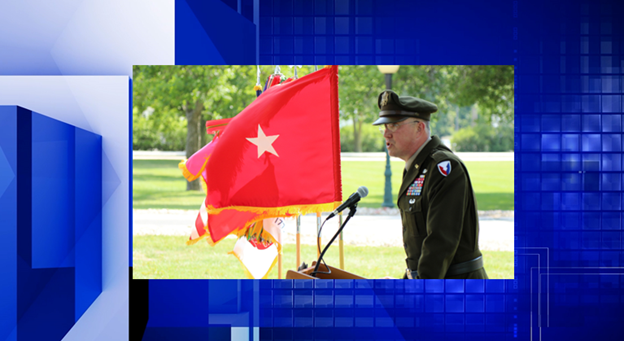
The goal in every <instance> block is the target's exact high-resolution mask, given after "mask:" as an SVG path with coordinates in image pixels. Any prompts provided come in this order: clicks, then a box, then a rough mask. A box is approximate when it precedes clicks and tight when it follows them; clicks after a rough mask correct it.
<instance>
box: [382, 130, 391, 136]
mask: <svg viewBox="0 0 624 341" xmlns="http://www.w3.org/2000/svg"><path fill="white" fill-rule="evenodd" d="M383 136H384V137H391V136H392V132H391V131H390V130H388V129H384V133H383Z"/></svg>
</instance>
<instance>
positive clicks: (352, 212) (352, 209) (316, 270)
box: [310, 202, 357, 277]
mask: <svg viewBox="0 0 624 341" xmlns="http://www.w3.org/2000/svg"><path fill="white" fill-rule="evenodd" d="M356 211H357V202H356V203H354V204H353V205H351V206H349V215H348V216H347V219H345V221H344V223H342V225H341V226H340V228H339V229H338V232H336V234H335V235H334V237H333V238H332V239H331V240H330V241H329V243H327V246H325V248H324V249H323V252H321V255H320V256H319V259H318V260H317V261H316V266H315V267H314V271H312V273H310V275H311V276H314V277H316V274H317V273H319V272H320V271H319V266H320V265H321V260H322V259H323V256H324V255H325V252H327V249H329V246H330V245H331V244H332V243H333V242H334V240H336V238H337V237H338V236H339V235H340V232H342V230H343V229H344V227H345V225H347V222H348V221H349V219H351V217H353V216H354V215H355V212H356ZM327 270H329V267H328V268H327ZM325 273H329V272H325Z"/></svg>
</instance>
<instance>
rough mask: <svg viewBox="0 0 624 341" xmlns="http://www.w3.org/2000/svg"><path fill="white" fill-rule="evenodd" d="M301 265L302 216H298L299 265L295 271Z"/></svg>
mask: <svg viewBox="0 0 624 341" xmlns="http://www.w3.org/2000/svg"><path fill="white" fill-rule="evenodd" d="M300 265H301V214H299V215H297V265H296V266H295V269H298V268H299V266H300Z"/></svg>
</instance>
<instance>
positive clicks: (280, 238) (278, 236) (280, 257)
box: [277, 230, 284, 279]
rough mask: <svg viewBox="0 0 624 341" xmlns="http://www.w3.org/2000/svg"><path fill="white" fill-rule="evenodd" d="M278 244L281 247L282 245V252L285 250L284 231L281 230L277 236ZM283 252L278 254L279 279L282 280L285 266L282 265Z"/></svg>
mask: <svg viewBox="0 0 624 341" xmlns="http://www.w3.org/2000/svg"><path fill="white" fill-rule="evenodd" d="M277 242H278V243H279V245H282V250H283V249H284V247H283V244H282V231H281V230H280V233H279V234H278V235H277ZM282 252H283V251H280V252H278V253H277V279H282V271H283V270H284V269H283V264H282Z"/></svg>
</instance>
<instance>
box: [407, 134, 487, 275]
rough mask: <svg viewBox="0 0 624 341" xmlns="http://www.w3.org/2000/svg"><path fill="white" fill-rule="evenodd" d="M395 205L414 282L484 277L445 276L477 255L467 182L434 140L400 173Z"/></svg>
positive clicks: (458, 165) (472, 200) (473, 207)
mask: <svg viewBox="0 0 624 341" xmlns="http://www.w3.org/2000/svg"><path fill="white" fill-rule="evenodd" d="M397 206H398V207H399V210H400V212H401V220H402V222H403V245H404V247H405V253H406V255H407V258H406V262H407V266H408V268H409V269H411V270H417V271H418V278H438V279H442V278H459V279H468V278H487V275H486V273H485V270H484V269H483V268H482V269H479V270H475V271H472V272H469V273H465V274H460V275H454V276H446V272H447V270H448V268H449V266H451V265H453V264H458V263H462V262H466V261H470V260H472V259H475V258H477V257H479V256H481V251H479V238H478V236H479V219H478V214H477V207H476V200H475V197H474V192H473V190H472V184H471V183H470V178H469V176H468V171H467V170H466V167H465V166H464V164H463V163H462V162H461V160H460V159H459V158H458V157H457V156H456V155H455V154H453V152H451V150H450V149H448V148H447V147H446V146H444V145H443V144H442V143H441V141H440V139H439V138H438V137H436V136H433V137H432V139H431V140H430V141H429V143H427V144H426V145H425V147H423V149H422V150H421V151H420V153H419V154H418V156H417V157H416V159H415V160H414V161H413V162H412V164H410V165H409V167H408V168H407V171H406V172H405V173H404V176H403V182H402V184H401V189H400V190H399V197H398V200H397Z"/></svg>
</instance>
